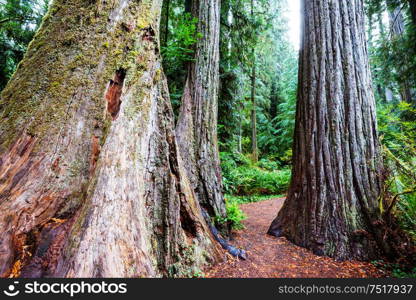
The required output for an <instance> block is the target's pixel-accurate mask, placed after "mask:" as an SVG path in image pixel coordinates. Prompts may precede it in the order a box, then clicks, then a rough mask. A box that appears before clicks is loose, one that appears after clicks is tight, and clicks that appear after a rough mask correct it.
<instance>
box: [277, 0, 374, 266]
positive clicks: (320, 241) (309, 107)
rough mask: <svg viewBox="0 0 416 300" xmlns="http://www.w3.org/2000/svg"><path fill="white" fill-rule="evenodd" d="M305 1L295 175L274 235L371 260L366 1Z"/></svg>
mask: <svg viewBox="0 0 416 300" xmlns="http://www.w3.org/2000/svg"><path fill="white" fill-rule="evenodd" d="M303 2H304V7H303V14H304V25H303V26H304V27H303V30H304V31H303V32H304V33H303V44H302V48H301V53H300V66H299V67H300V71H299V72H300V73H299V91H298V103H297V113H296V129H295V144H294V166H293V178H292V182H291V187H290V190H289V194H288V198H287V200H286V202H285V205H284V207H283V208H282V210H281V211H280V212H279V214H278V216H277V218H276V219H275V220H274V221H273V223H272V225H271V227H270V229H269V233H270V234H272V235H275V236H285V237H287V238H288V239H290V240H291V241H293V242H294V243H296V244H298V245H301V246H303V247H306V248H309V249H312V250H313V252H314V253H316V254H318V255H327V256H331V257H334V258H337V259H341V260H343V259H353V258H356V259H368V258H370V257H373V256H374V255H375V253H376V252H377V247H376V246H375V245H374V243H373V239H372V238H371V237H370V236H371V235H372V233H373V226H372V225H373V221H376V220H379V216H380V214H379V209H378V197H379V194H380V189H381V179H380V176H379V175H378V174H377V171H378V170H379V144H378V137H377V125H376V112H375V101H374V96H373V92H372V86H371V80H370V71H369V65H368V58H367V49H366V37H365V28H364V8H363V2H364V1H363V0H353V1H350V0H339V1H331V0H304V1H303ZM375 235H377V233H375ZM376 239H377V237H376Z"/></svg>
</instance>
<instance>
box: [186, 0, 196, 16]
mask: <svg viewBox="0 0 416 300" xmlns="http://www.w3.org/2000/svg"><path fill="white" fill-rule="evenodd" d="M193 1H196V0H185V12H186V13H192V2H193Z"/></svg>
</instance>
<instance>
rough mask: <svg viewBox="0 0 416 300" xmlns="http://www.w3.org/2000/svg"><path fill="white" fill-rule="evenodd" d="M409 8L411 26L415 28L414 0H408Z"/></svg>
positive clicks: (415, 2)
mask: <svg viewBox="0 0 416 300" xmlns="http://www.w3.org/2000/svg"><path fill="white" fill-rule="evenodd" d="M409 7H410V16H411V18H412V23H413V26H414V27H416V0H409Z"/></svg>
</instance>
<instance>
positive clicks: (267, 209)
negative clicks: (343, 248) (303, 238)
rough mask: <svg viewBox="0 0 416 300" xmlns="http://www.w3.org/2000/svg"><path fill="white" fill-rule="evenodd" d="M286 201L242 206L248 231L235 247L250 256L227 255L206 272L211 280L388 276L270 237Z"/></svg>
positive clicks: (361, 264)
mask: <svg viewBox="0 0 416 300" xmlns="http://www.w3.org/2000/svg"><path fill="white" fill-rule="evenodd" d="M283 202H284V199H273V200H269V201H263V202H258V203H251V204H245V205H242V209H243V211H244V212H245V214H246V216H247V219H246V220H245V221H244V225H245V229H244V230H241V231H238V232H236V233H235V239H234V240H233V242H232V243H233V245H235V246H237V247H240V248H243V249H245V250H246V251H247V253H248V259H247V260H246V261H241V260H237V259H235V258H231V257H230V256H229V255H226V254H225V256H226V260H225V262H223V263H221V264H218V265H216V266H214V267H213V268H211V269H209V270H207V271H206V273H205V274H206V277H211V278H295V277H297V278H366V277H384V276H386V274H385V273H383V272H382V271H381V270H378V269H377V268H375V267H374V266H373V265H372V264H371V263H365V262H357V261H348V262H337V261H335V260H333V259H331V258H327V257H319V256H316V255H314V254H313V253H312V252H310V251H308V250H306V249H304V248H301V247H298V246H296V245H294V244H292V243H290V242H289V241H287V240H286V239H285V238H275V237H272V236H269V235H267V234H266V232H267V230H268V228H269V226H270V224H271V222H272V220H273V219H274V218H275V217H276V211H277V210H278V209H280V208H281V207H282V205H283Z"/></svg>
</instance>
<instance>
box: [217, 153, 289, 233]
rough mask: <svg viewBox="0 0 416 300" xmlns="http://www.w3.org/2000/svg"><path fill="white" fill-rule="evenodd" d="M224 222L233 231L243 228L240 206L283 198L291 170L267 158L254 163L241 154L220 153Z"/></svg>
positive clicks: (221, 221) (242, 214) (242, 213)
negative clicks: (224, 203)
mask: <svg viewBox="0 0 416 300" xmlns="http://www.w3.org/2000/svg"><path fill="white" fill-rule="evenodd" d="M221 168H222V172H223V184H224V192H225V193H226V196H225V200H226V208H227V219H224V220H217V222H220V223H224V222H227V223H228V224H229V225H231V228H232V229H234V230H241V229H244V225H243V223H242V221H243V220H244V219H246V216H245V215H244V212H243V211H242V210H241V208H240V205H241V204H245V203H254V202H260V201H265V200H269V199H273V198H282V197H284V193H285V192H286V191H287V189H288V187H289V182H290V176H291V171H290V170H289V169H288V168H287V167H286V168H284V167H282V166H280V165H279V164H278V163H277V162H275V161H273V160H269V159H261V160H260V161H259V162H257V163H253V162H252V161H251V160H250V159H249V157H248V156H245V155H243V154H240V153H229V152H222V153H221Z"/></svg>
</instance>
